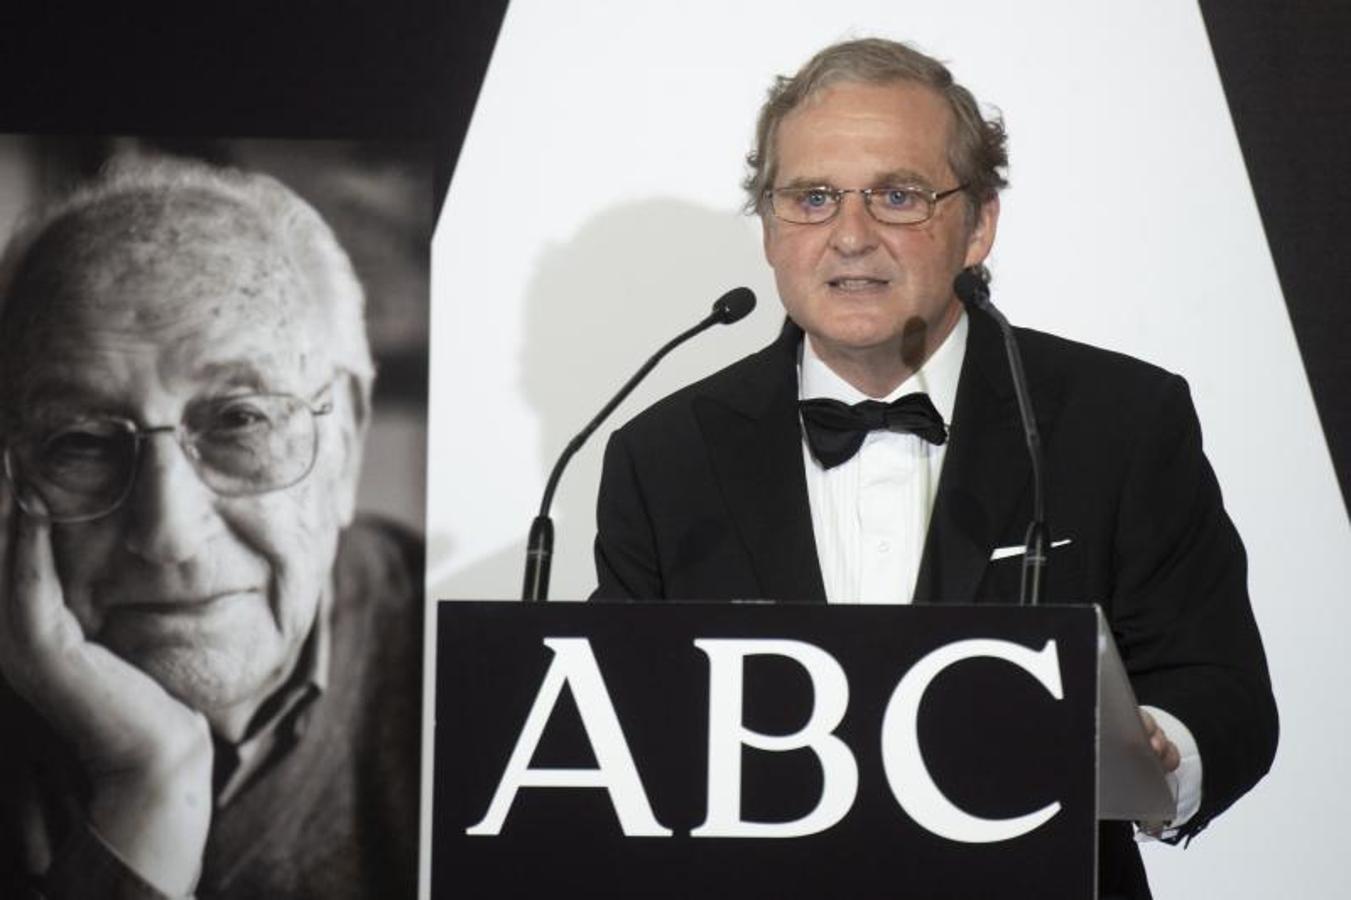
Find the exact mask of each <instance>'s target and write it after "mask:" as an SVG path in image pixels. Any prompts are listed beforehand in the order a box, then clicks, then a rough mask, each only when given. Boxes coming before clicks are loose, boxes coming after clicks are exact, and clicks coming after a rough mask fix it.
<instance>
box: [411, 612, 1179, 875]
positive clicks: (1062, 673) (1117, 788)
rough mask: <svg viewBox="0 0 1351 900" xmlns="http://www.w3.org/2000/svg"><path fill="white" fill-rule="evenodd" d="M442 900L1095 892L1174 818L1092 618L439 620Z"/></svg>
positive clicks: (826, 615)
mask: <svg viewBox="0 0 1351 900" xmlns="http://www.w3.org/2000/svg"><path fill="white" fill-rule="evenodd" d="M437 628H438V634H437V661H436V677H435V685H436V699H435V711H436V720H435V725H434V729H435V732H434V752H435V762H434V790H433V810H432V822H433V825H432V872H431V877H432V896H433V897H434V898H452V897H453V898H476V897H483V898H515V897H522V898H523V897H532V898H537V897H559V898H562V897H568V898H571V897H586V898H640V897H641V898H646V897H653V898H665V897H669V898H778V900H790V898H809V897H810V898H823V897H826V898H837V897H838V898H853V900H862V898H873V897H878V898H880V897H916V898H926V900H931V898H948V897H951V898H971V897H991V896H1005V897H1075V898H1079V897H1092V896H1094V892H1095V884H1096V872H1095V865H1096V860H1095V853H1096V848H1097V842H1096V822H1097V820H1098V819H1100V818H1146V817H1148V818H1165V817H1166V816H1167V815H1168V814H1170V813H1171V809H1170V808H1169V804H1170V803H1171V800H1170V798H1169V795H1168V789H1167V787H1166V784H1165V782H1164V779H1163V775H1162V771H1161V769H1160V768H1159V767H1158V764H1157V762H1155V761H1154V760H1153V756H1152V754H1151V753H1150V752H1149V750H1148V747H1147V745H1145V743H1144V740H1143V729H1142V727H1141V726H1140V725H1139V722H1138V718H1136V716H1135V711H1134V698H1133V696H1131V695H1130V688H1129V685H1128V683H1127V682H1126V681H1125V677H1124V673H1123V672H1122V671H1121V667H1120V662H1119V660H1118V659H1117V657H1116V652H1115V648H1114V647H1113V645H1112V643H1111V639H1110V637H1109V636H1108V634H1107V632H1106V630H1105V628H1103V626H1102V623H1101V617H1100V615H1099V614H1098V612H1097V610H1096V609H1095V608H1094V607H1091V606H1060V607H1039V608H1019V607H1008V606H830V607H826V606H811V605H798V604H784V605H778V604H767V603H742V604H727V603H719V604H702V603H664V604H572V603H553V604H538V605H523V604H506V603H491V602H484V603H479V602H460V601H447V602H442V603H441V604H439V610H438V615H437Z"/></svg>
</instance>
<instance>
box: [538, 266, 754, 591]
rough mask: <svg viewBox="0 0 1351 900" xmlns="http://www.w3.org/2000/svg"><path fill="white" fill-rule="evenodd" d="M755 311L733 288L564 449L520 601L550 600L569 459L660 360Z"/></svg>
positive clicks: (547, 492) (746, 295)
mask: <svg viewBox="0 0 1351 900" xmlns="http://www.w3.org/2000/svg"><path fill="white" fill-rule="evenodd" d="M753 309H755V292H754V291H752V290H751V289H750V288H748V287H738V288H732V289H731V290H730V291H728V292H727V293H725V294H723V295H722V296H721V297H719V298H718V299H717V300H715V301H714V303H713V311H712V312H710V313H709V314H708V315H707V316H705V317H704V318H703V319H702V320H700V322H699V323H698V324H697V325H695V326H694V327H693V328H688V329H686V330H685V331H682V332H681V333H680V334H678V335H676V336H675V337H674V338H672V339H671V340H669V341H667V342H666V343H665V344H664V345H663V346H662V348H661V349H660V350H658V351H657V352H656V353H654V354H653V355H652V358H651V359H649V360H648V361H647V362H645V363H643V365H642V368H640V369H639V370H638V371H637V372H635V373H634V374H633V377H632V378H630V379H629V380H628V381H626V382H624V386H623V387H621V388H620V389H619V393H617V394H615V395H614V396H613V397H611V398H610V402H609V403H607V404H605V406H604V407H602V408H601V411H600V412H599V413H597V414H596V417H595V418H594V419H592V420H591V421H590V422H589V423H587V426H586V427H585V428H583V429H582V430H581V432H580V433H579V434H578V435H577V436H576V437H575V438H573V439H572V440H570V441H568V445H567V446H566V447H564V448H563V453H562V455H561V456H559V457H558V462H556V463H554V468H553V471H552V472H550V473H549V481H548V483H547V484H545V486H544V497H543V499H541V500H540V504H539V515H537V516H535V520H534V521H533V522H531V523H530V537H529V538H528V539H527V540H526V549H525V583H524V585H523V586H522V587H521V599H522V600H547V599H549V563H550V561H551V560H552V559H553V553H554V523H553V519H551V518H549V507H550V506H552V505H553V501H554V491H556V490H557V489H558V482H559V479H561V478H562V477H563V469H564V468H565V467H566V466H567V464H568V460H570V459H572V457H573V455H574V454H575V453H576V452H577V451H578V450H580V449H582V445H583V444H585V443H586V440H587V438H589V437H591V434H592V432H594V431H595V430H596V428H598V427H599V426H600V423H601V422H604V421H605V419H606V418H608V417H609V415H610V413H612V412H614V411H615V407H617V406H619V404H620V403H623V402H624V398H625V397H627V396H628V395H629V394H631V393H632V392H633V389H634V388H636V387H637V386H638V382H640V381H642V380H643V379H644V378H646V377H647V373H649V372H651V371H652V370H653V369H654V368H655V367H656V365H657V363H659V362H661V360H662V357H664V356H666V354H668V353H670V352H671V351H672V350H674V349H675V348H676V347H679V346H680V345H681V344H683V343H685V342H686V341H688V340H689V339H690V338H692V337H694V336H695V335H696V334H699V333H700V332H702V331H707V330H708V329H709V328H712V327H713V326H714V325H731V324H732V323H733V322H740V321H741V320H742V319H744V318H746V316H748V315H750V312H751V310H753Z"/></svg>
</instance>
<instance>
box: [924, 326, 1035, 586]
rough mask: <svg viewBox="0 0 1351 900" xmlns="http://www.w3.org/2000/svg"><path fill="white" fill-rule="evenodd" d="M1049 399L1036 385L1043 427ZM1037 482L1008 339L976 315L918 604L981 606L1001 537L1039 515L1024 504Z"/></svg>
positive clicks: (926, 548) (931, 520)
mask: <svg viewBox="0 0 1351 900" xmlns="http://www.w3.org/2000/svg"><path fill="white" fill-rule="evenodd" d="M1043 399H1045V400H1048V401H1049V398H1046V397H1045V396H1044V395H1039V394H1038V393H1037V392H1036V390H1035V386H1034V390H1033V406H1034V408H1035V409H1036V412H1037V420H1038V426H1039V427H1042V428H1044V427H1045V424H1046V422H1047V421H1048V420H1047V416H1048V415H1049V413H1050V412H1051V410H1050V409H1049V406H1050V405H1051V404H1050V403H1049V402H1047V403H1046V404H1045V405H1046V406H1047V407H1048V408H1047V409H1043V408H1041V407H1039V406H1038V402H1039V401H1041V400H1043ZM1031 476H1032V466H1031V463H1030V462H1029V461H1028V458H1027V445H1026V443H1025V441H1024V438H1023V430H1022V424H1021V422H1020V420H1019V416H1018V401H1017V397H1016V395H1015V394H1014V391H1013V382H1012V380H1011V377H1010V375H1009V372H1008V362H1007V358H1006V356H1005V353H1004V344H1003V339H1002V338H1001V337H1000V334H999V331H998V329H997V328H996V326H995V325H994V323H993V322H991V321H989V319H988V317H986V316H984V315H972V316H971V325H970V332H969V336H968V338H967V347H966V357H965V359H964V361H963V363H962V374H961V378H960V380H959V381H958V383H957V399H956V402H955V404H954V406H953V413H952V427H951V431H950V433H949V444H948V451H947V458H946V460H945V461H944V463H943V473H942V476H941V477H940V479H939V482H938V492H937V495H936V497H935V500H934V509H933V513H932V515H931V516H930V518H929V533H928V535H927V537H926V539H925V543H924V557H923V559H922V560H921V563H920V571H919V577H918V579H917V581H916V584H915V602H917V603H970V602H972V601H974V600H975V599H976V588H977V586H978V585H979V584H980V580H981V576H982V575H983V574H984V572H985V568H986V566H988V565H989V564H990V553H991V551H992V550H993V549H994V547H995V546H996V543H997V542H998V540H999V538H1000V537H1001V534H1002V533H1006V532H1007V530H1008V527H1009V523H1010V521H1011V520H1012V518H1013V517H1014V515H1016V514H1017V513H1018V512H1019V510H1022V509H1030V508H1031V506H1030V503H1022V502H1021V501H1022V500H1023V498H1024V497H1025V496H1027V495H1028V493H1029V491H1030V490H1031ZM1018 533H1019V534H1021V533H1022V531H1021V530H1018ZM999 599H1001V600H1005V599H1006V600H1008V601H1016V599H1017V598H1016V597H1009V598H999Z"/></svg>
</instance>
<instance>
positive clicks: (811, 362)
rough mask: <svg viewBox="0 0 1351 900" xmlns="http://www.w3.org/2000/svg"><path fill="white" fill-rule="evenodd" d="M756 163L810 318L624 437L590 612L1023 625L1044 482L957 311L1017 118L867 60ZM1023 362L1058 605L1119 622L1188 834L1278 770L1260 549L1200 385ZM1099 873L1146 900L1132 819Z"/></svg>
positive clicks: (788, 121)
mask: <svg viewBox="0 0 1351 900" xmlns="http://www.w3.org/2000/svg"><path fill="white" fill-rule="evenodd" d="M749 162H750V167H751V170H750V174H749V177H748V178H747V182H746V187H747V189H748V193H749V202H748V207H749V208H750V209H751V210H753V211H754V212H755V213H757V214H758V215H759V216H760V218H761V221H762V224H763V229H764V251H765V257H766V259H767V260H768V262H769V265H770V266H771V267H772V268H773V270H774V275H775V280H776V283H777V286H778V292H779V297H780V299H781V300H782V302H783V305H784V308H785V310H786V311H787V314H788V322H787V324H786V325H785V328H784V330H783V332H782V334H781V336H780V338H779V340H777V341H776V342H775V343H774V344H773V345H771V346H770V347H768V348H766V349H765V350H762V351H760V352H759V353H757V354H755V355H753V356H750V357H748V358H746V359H744V360H742V361H740V362H738V363H736V364H734V365H732V366H730V367H729V368H727V369H725V370H723V371H722V372H719V373H717V374H715V375H713V376H711V377H709V378H707V379H705V380H703V381H701V382H699V383H697V384H694V385H692V386H690V387H688V388H686V389H684V390H683V391H680V392H678V393H676V394H674V395H672V396H671V397H668V398H667V399H665V400H663V401H661V402H659V403H658V404H656V405H655V406H653V407H652V408H651V409H649V410H648V411H647V412H645V413H643V414H641V415H640V416H638V417H637V418H635V419H634V420H633V421H632V422H630V423H629V424H628V425H627V426H625V427H624V428H622V429H620V430H619V431H617V432H616V433H615V434H614V436H613V437H612V439H611V441H610V444H609V447H608V450H607V452H606V458H605V468H604V474H603V477H602V482H601V489H600V497H599V503H598V508H597V522H598V529H599V533H598V536H597V539H596V567H597V575H598V579H599V587H598V589H597V591H596V596H597V597H601V598H642V599H656V598H677V599H681V598H684V599H698V600H704V599H718V598H727V599H732V598H738V597H747V598H770V599H775V600H786V601H806V602H830V603H905V602H911V601H913V602H928V603H933V602H957V603H970V602H992V603H999V602H1012V601H1016V599H1017V598H1018V596H1019V588H1018V582H1019V573H1020V568H1021V566H1020V562H1021V550H1022V545H1023V542H1024V533H1025V531H1024V530H1025V528H1026V527H1027V522H1028V521H1029V520H1030V518H1031V497H1030V493H1031V492H1030V489H1029V482H1030V476H1031V472H1030V464H1029V460H1028V455H1027V452H1026V448H1025V446H1024V445H1023V432H1022V428H1021V425H1020V421H1019V416H1018V407H1017V403H1016V402H1015V395H1014V390H1013V386H1012V382H1011V379H1010V375H1009V371H1008V366H1007V363H1006V360H1005V357H1004V349H1003V345H1002V342H1001V338H1000V335H999V332H998V331H997V329H996V326H995V324H994V323H993V321H991V320H990V319H989V318H988V317H987V316H985V315H983V314H976V313H972V314H968V313H967V312H966V311H965V309H964V308H963V305H962V303H961V302H959V300H958V298H957V296H956V294H955V291H954V286H953V284H954V279H955V277H956V276H957V275H958V274H959V273H961V272H962V271H963V270H967V269H970V270H974V271H975V272H976V273H978V274H979V275H980V276H981V277H984V278H988V273H987V272H986V271H985V269H984V261H985V258H986V256H987V255H988V254H989V252H990V249H991V247H992V245H993V244H994V240H995V231H996V226H997V224H998V220H999V191H1000V189H1001V188H1003V187H1004V186H1005V183H1006V182H1005V178H1004V174H1003V170H1004V168H1005V166H1006V164H1007V155H1006V152H1005V135H1004V128H1003V124H1002V122H1000V121H999V120H998V119H987V118H985V117H983V116H982V114H981V112H980V109H979V107H978V105H977V103H976V101H975V99H974V98H973V97H972V95H971V94H970V93H969V92H968V91H967V90H966V89H965V88H963V87H962V86H961V85H959V84H956V83H955V82H954V81H953V79H952V76H951V74H950V73H949V72H948V70H947V69H946V68H945V67H944V66H943V65H942V64H941V63H939V62H937V61H936V60H934V59H931V58H929V57H927V56H925V55H923V54H921V53H919V52H917V51H915V50H913V49H911V48H909V47H907V46H905V45H902V44H897V43H893V42H890V41H884V40H876V39H869V40H860V41H851V42H848V43H844V44H839V45H836V46H833V47H829V48H827V49H825V50H823V51H822V52H821V53H819V54H817V56H816V57H814V58H813V59H812V60H811V61H810V62H808V63H807V64H806V66H804V67H803V68H802V70H801V71H799V72H798V73H797V74H796V75H795V76H793V77H792V78H781V79H779V80H778V82H777V84H776V86H775V87H774V88H773V90H772V91H771V92H770V96H769V99H768V101H767V102H766V103H765V105H764V107H763V108H762V110H761V115H760V120H759V126H758V128H757V135H756V147H755V150H754V152H753V153H752V154H751V156H750V157H749ZM1018 341H1019V344H1020V346H1021V349H1022V356H1023V359H1024V362H1025V365H1026V369H1027V374H1028V379H1029V381H1030V384H1031V394H1032V399H1033V402H1034V405H1035V409H1036V412H1037V415H1038V418H1039V420H1040V427H1041V434H1042V439H1043V442H1044V447H1045V454H1046V459H1047V463H1048V467H1047V468H1048V472H1049V473H1050V474H1049V482H1048V498H1047V508H1048V516H1047V518H1048V520H1049V522H1050V524H1051V526H1052V528H1053V529H1054V532H1053V535H1052V537H1053V538H1058V539H1060V540H1058V541H1057V542H1056V543H1057V546H1055V549H1053V550H1052V552H1051V558H1050V562H1049V566H1048V570H1047V578H1048V584H1047V587H1046V594H1045V600H1046V601H1047V602H1058V603H1069V602H1097V603H1099V604H1101V606H1102V608H1103V610H1104V612H1105V613H1106V615H1107V617H1108V619H1109V621H1110V624H1111V627H1112V630H1113V632H1114V634H1115V637H1116V640H1117V643H1118V645H1119V647H1120V650H1121V653H1122V657H1123V659H1124V662H1125V664H1126V668H1127V670H1128V672H1129V673H1130V676H1131V680H1132V683H1133V685H1134V688H1135V691H1136V694H1137V695H1138V697H1139V699H1140V701H1141V702H1142V703H1143V704H1145V706H1146V708H1145V709H1144V710H1142V718H1143V719H1144V720H1145V723H1146V729H1147V730H1148V731H1149V733H1150V735H1151V741H1152V744H1153V746H1154V749H1155V752H1156V753H1157V754H1158V756H1159V758H1160V760H1161V762H1162V764H1163V766H1164V768H1165V770H1168V771H1170V772H1171V773H1172V776H1173V779H1174V787H1175V791H1176V796H1177V800H1178V808H1179V816H1178V818H1177V820H1176V821H1174V822H1172V823H1162V824H1163V825H1166V826H1168V828H1167V830H1164V831H1163V834H1164V836H1165V837H1170V838H1177V837H1189V836H1191V835H1194V834H1195V833H1196V832H1198V831H1200V830H1201V829H1202V828H1203V827H1204V826H1205V825H1206V824H1207V823H1208V822H1209V821H1210V820H1211V819H1212V818H1213V817H1214V816H1215V815H1217V814H1218V813H1220V812H1221V811H1222V810H1224V809H1225V808H1226V807H1228V806H1229V805H1230V804H1231V803H1233V802H1234V801H1235V800H1236V799H1237V798H1238V797H1239V796H1240V795H1241V794H1243V793H1244V792H1245V791H1247V790H1248V789H1249V788H1250V787H1252V785H1253V784H1254V783H1255V782H1256V781H1257V779H1258V778H1260V777H1261V776H1262V774H1263V773H1264V772H1265V771H1266V770H1267V768H1268V767H1269V766H1270V763H1271V759H1272V755H1273V753H1274V751H1275V744H1276V711H1275V705H1274V702H1273V699H1272V694H1271V688H1270V683H1269V680H1268V675H1267V669H1266V661H1265V658H1264V655H1263V650H1262V644H1261V640H1260V638H1259V636H1258V633H1257V628H1256V625H1255V623H1254V620H1253V616H1252V610H1251V608H1250V604H1249V600H1248V594H1247V577H1246V563H1245V557H1244V551H1243V545H1242V543H1241V542H1240V540H1239V538H1238V535H1237V534H1236V532H1235V530H1234V527H1233V525H1232V524H1231V522H1230V521H1229V518H1228V516H1227V515H1226V514H1225V512H1224V508H1223V506H1222V504H1221V500H1220V492H1219V487H1218V485H1217V484H1216V481H1215V476H1214V473H1213V472H1212V471H1211V468H1210V465H1209V463H1208V462H1207V461H1206V458H1205V456H1204V454H1203V453H1202V450H1201V436H1200V427H1199V425H1198V423H1197V419H1196V413H1195V410H1194V409H1193V406H1192V403H1191V398H1190V396H1189V394H1188V391H1187V387H1186V383H1185V382H1184V381H1183V380H1182V379H1181V378H1179V377H1177V376H1175V375H1171V374H1169V373H1167V372H1164V371H1162V370H1160V369H1157V368H1155V367H1153V366H1150V365H1147V364H1145V363H1142V362H1139V361H1137V360H1134V359H1130V358H1128V357H1125V356H1121V355H1119V354H1114V353H1108V352H1105V351H1102V350H1097V349H1094V348H1091V347H1086V346H1084V345H1081V344H1075V343H1072V342H1070V341H1066V340H1062V339H1059V338H1055V337H1052V336H1050V335H1046V334H1040V333H1037V332H1033V331H1028V330H1021V329H1020V330H1019V331H1018ZM800 404H801V405H800ZM1001 550H1004V551H1014V552H1001ZM1098 873H1099V881H1100V885H1101V896H1103V897H1131V898H1143V897H1148V896H1149V888H1148V884H1147V882H1146V878H1145V873H1144V870H1143V866H1142V864H1141V860H1140V856H1139V853H1138V852H1137V851H1136V849H1135V847H1134V844H1133V842H1132V841H1131V831H1130V828H1129V826H1128V825H1126V824H1125V823H1113V822H1104V823H1102V825H1101V829H1100V852H1099V858H1098ZM992 892H993V893H996V894H997V893H998V891H997V886H992Z"/></svg>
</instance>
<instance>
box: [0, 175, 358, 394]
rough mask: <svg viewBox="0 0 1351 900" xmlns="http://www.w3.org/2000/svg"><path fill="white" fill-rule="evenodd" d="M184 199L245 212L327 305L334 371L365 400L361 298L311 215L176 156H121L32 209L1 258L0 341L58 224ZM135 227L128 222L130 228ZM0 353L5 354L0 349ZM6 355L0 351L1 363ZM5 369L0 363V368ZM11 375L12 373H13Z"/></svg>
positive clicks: (270, 184)
mask: <svg viewBox="0 0 1351 900" xmlns="http://www.w3.org/2000/svg"><path fill="white" fill-rule="evenodd" d="M182 193H194V194H200V195H205V196H206V197H207V198H208V199H211V200H215V201H217V202H224V203H227V204H230V205H232V206H236V207H239V208H242V209H244V210H246V211H247V212H249V213H251V214H252V216H253V218H255V219H256V221H257V223H258V225H259V226H260V227H261V228H262V229H264V231H265V232H266V233H267V234H268V236H269V238H270V243H271V244H272V245H273V246H275V247H276V248H277V249H278V250H279V252H281V253H282V254H284V255H285V256H286V257H287V259H288V260H289V261H290V263H291V264H292V265H293V266H294V267H295V269H296V271H297V272H299V273H300V275H301V277H302V278H303V279H304V280H305V282H306V284H307V285H308V287H309V288H310V291H311V294H312V297H313V299H314V301H315V302H316V303H323V304H324V305H325V308H324V311H323V313H324V314H323V316H322V321H324V322H325V323H327V327H328V328H329V332H330V337H331V339H332V342H333V344H332V345H333V347H334V355H335V358H336V362H337V365H338V367H339V368H341V369H343V370H345V371H347V372H348V373H350V374H351V375H352V376H353V378H354V379H355V381H356V383H357V385H358V387H359V389H360V391H361V393H362V395H363V396H364V397H369V396H370V390H371V385H372V383H373V381H374V378H375V363H374V361H373V359H372V357H371V350H370V344H369V342H368V341H367V338H366V319H365V307H366V295H365V291H364V290H363V289H362V287H361V282H360V281H359V280H358V279H357V276H356V272H355V270H354V269H353V268H352V262H351V260H350V259H349V258H348V256H347V253H346V251H344V250H343V249H342V246H341V245H340V244H339V243H338V239H337V237H336V236H335V235H334V234H333V230H332V229H331V228H329V226H328V224H327V223H326V222H325V221H324V220H323V217H322V216H320V215H319V213H318V212H316V211H315V209H314V208H313V207H312V206H310V205H309V204H308V203H306V202H305V201H304V200H302V199H301V198H300V197H299V196H297V195H296V194H295V193H294V192H293V191H292V190H291V189H290V188H288V187H286V186H285V185H283V184H282V183H281V182H280V181H278V180H276V179H275V178H272V177H270V176H268V175H262V174H258V173H253V172H243V171H240V170H238V169H230V168H219V167H216V166H211V165H207V164H206V163H202V162H196V161H192V160H186V159H180V158H175V157H163V156H161V157H142V156H126V157H118V158H114V159H113V160H111V161H110V162H109V163H108V164H107V165H106V166H105V167H104V169H103V170H102V172H101V173H100V174H99V176H98V177H97V178H95V179H94V180H93V181H90V182H88V183H85V184H83V185H80V186H79V187H77V188H75V189H74V190H73V191H71V192H70V193H68V194H66V195H64V196H62V197H60V198H58V199H56V200H55V201H54V202H52V203H50V204H48V205H46V206H45V207H43V208H42V209H40V210H38V211H37V212H36V213H35V214H32V215H30V216H29V218H28V219H27V220H26V221H25V222H24V223H23V224H21V225H20V227H19V229H18V230H17V231H16V233H15V234H14V236H13V238H11V240H10V242H9V245H8V246H7V247H6V248H5V252H4V255H3V257H0V336H3V335H5V334H6V333H13V332H14V331H15V330H16V329H15V326H16V325H17V324H18V321H17V320H20V319H22V318H23V317H24V316H25V315H27V314H29V313H31V310H29V311H28V312H25V311H23V310H21V309H19V308H17V307H23V306H26V305H27V304H28V302H29V301H32V302H40V301H41V298H36V300H34V298H27V300H26V301H24V302H19V303H14V302H12V301H15V300H19V299H20V297H19V294H20V292H22V291H23V290H24V285H25V282H26V281H27V280H28V278H30V277H33V274H34V273H31V272H29V270H30V269H36V268H38V267H39V265H40V257H41V255H42V252H43V247H42V245H43V243H44V238H45V237H46V236H47V235H49V234H51V233H52V232H53V231H55V230H57V229H59V227H60V226H62V225H63V224H64V223H70V222H72V221H75V220H76V219H78V218H80V217H82V216H86V215H89V214H92V213H94V212H96V211H97V210H98V208H99V207H100V206H103V205H104V204H107V203H109V202H111V201H119V200H127V199H136V198H139V197H144V198H147V199H152V200H153V199H155V198H165V197H168V196H171V195H176V194H182ZM135 224H136V223H135V222H129V223H127V225H128V227H129V228H134V226H135ZM0 350H3V348H0ZM6 355H10V354H5V353H3V352H0V363H3V362H4V359H3V357H4V356H6ZM7 368H8V366H4V365H0V370H4V369H7ZM11 374H13V373H11Z"/></svg>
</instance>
